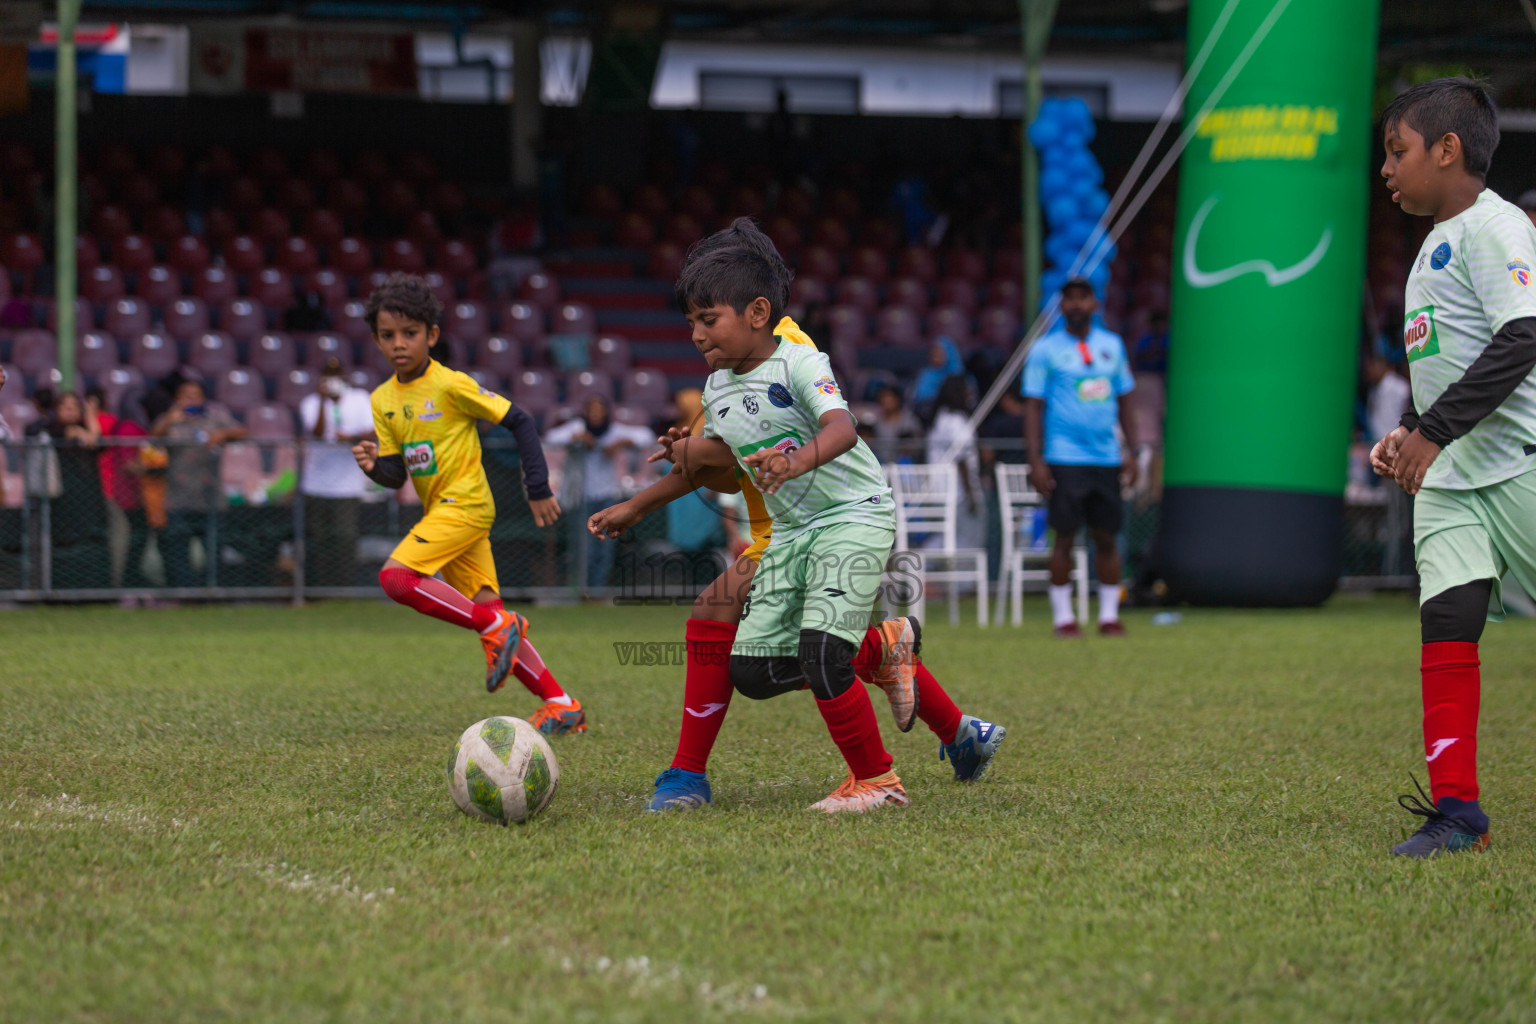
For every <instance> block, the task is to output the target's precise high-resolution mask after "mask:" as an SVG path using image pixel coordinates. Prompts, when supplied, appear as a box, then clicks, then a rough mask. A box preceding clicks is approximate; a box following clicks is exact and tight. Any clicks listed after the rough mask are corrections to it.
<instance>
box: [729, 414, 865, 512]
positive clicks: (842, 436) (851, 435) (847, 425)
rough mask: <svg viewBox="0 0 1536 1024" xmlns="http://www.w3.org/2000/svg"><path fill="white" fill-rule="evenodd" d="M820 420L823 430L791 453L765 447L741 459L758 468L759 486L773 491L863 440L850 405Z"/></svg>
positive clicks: (769, 492) (764, 490) (825, 415)
mask: <svg viewBox="0 0 1536 1024" xmlns="http://www.w3.org/2000/svg"><path fill="white" fill-rule="evenodd" d="M816 422H817V424H819V425H820V426H821V431H820V432H819V433H817V435H816V436H815V437H813V438H811V440H810V442H809V443H808V444H806V446H805V447H804V448H797V449H795V450H794V451H792V452H790V453H788V454H787V455H786V454H785V453H784V452H780V451H775V450H773V449H771V448H762V449H759V450H758V451H755V452H753V453H752V454H751V455H748V456H747V457H746V458H744V459H742V460H741V461H743V462H745V463H746V464H747V465H748V466H749V467H751V468H752V469H755V470H756V471H757V489H758V490H760V491H762V492H763V493H764V494H773V493H775V492H777V491H778V489H779V487H780V486H781V485H782V484H783V483H784V481H786V480H793V479H794V478H795V477H797V476H803V475H804V474H806V473H809V472H810V471H811V470H813V469H819V468H820V467H822V466H825V465H826V464H827V463H829V462H831V461H832V460H833V459H835V458H837V457H838V456H839V455H842V454H843V453H844V452H849V451H852V450H853V447H854V445H856V444H858V443H859V432H858V429H857V428H856V427H854V425H853V416H852V414H851V413H849V412H848V410H847V409H828V410H827V411H826V412H824V413H822V414H821V417H820V418H819V419H818V420H817V421H816Z"/></svg>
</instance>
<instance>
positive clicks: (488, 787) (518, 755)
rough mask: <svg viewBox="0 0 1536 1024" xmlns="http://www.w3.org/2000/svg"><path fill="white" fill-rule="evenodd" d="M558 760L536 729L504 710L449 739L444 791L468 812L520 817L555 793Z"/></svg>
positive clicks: (504, 819) (502, 820) (499, 818)
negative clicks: (450, 746) (450, 754)
mask: <svg viewBox="0 0 1536 1024" xmlns="http://www.w3.org/2000/svg"><path fill="white" fill-rule="evenodd" d="M559 784H560V764H559V762H557V761H556V760H555V752H554V751H553V750H551V749H550V748H549V743H548V741H546V740H545V739H544V737H543V736H541V735H539V730H537V729H535V728H534V727H533V726H531V725H529V724H528V723H527V722H525V721H523V720H522V719H521V718H508V717H506V716H504V715H502V716H497V717H496V718H487V719H486V720H485V721H483V722H476V723H475V724H474V725H472V726H470V727H469V728H468V729H465V730H464V735H462V736H460V737H459V741H458V742H457V743H455V744H454V745H453V757H452V759H450V760H449V762H448V792H449V794H450V795H452V797H453V802H454V803H456V804H458V805H459V810H461V811H463V812H464V813H465V814H467V815H469V816H470V817H471V818H480V819H481V820H483V821H493V822H495V823H496V824H498V825H505V824H507V823H508V822H513V821H515V822H518V823H519V824H521V823H522V822H525V821H527V820H528V819H529V818H531V817H533V816H534V815H535V814H538V813H539V812H540V811H542V810H543V809H544V808H546V807H548V806H549V802H550V800H552V799H554V796H555V787H556V786H558V785H559Z"/></svg>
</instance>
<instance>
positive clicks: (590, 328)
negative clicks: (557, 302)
mask: <svg viewBox="0 0 1536 1024" xmlns="http://www.w3.org/2000/svg"><path fill="white" fill-rule="evenodd" d="M551 320H552V327H553V331H552V333H554V334H593V333H595V332H596V331H597V313H595V312H594V311H593V309H592V307H591V306H588V305H584V304H583V303H580V302H567V303H564V304H562V305H561V306H560V308H559V309H557V310H555V312H554V315H553V317H552V318H551Z"/></svg>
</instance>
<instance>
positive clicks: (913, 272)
mask: <svg viewBox="0 0 1536 1024" xmlns="http://www.w3.org/2000/svg"><path fill="white" fill-rule="evenodd" d="M896 272H897V273H898V274H899V275H901V276H902V277H910V278H914V279H915V280H917V281H920V282H922V284H923V285H925V286H926V285H931V284H933V283H934V282H935V281H937V280H938V279H939V263H938V261H937V260H935V259H934V258H933V250H932V249H928V248H925V247H923V246H921V245H909V246H907V247H906V248H905V249H903V250H901V255H900V256H898V257H897V258H896Z"/></svg>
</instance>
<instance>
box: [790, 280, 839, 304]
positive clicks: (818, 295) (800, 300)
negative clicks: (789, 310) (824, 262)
mask: <svg viewBox="0 0 1536 1024" xmlns="http://www.w3.org/2000/svg"><path fill="white" fill-rule="evenodd" d="M789 301H790V304H791V305H797V306H808V305H810V304H811V303H813V302H814V303H816V304H817V305H821V306H825V305H826V304H827V303H828V302H830V301H832V293H831V291H830V289H828V288H827V286H826V283H825V282H823V281H820V280H818V279H817V278H814V277H796V278H795V279H794V280H793V281H791V282H790V283H789Z"/></svg>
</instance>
